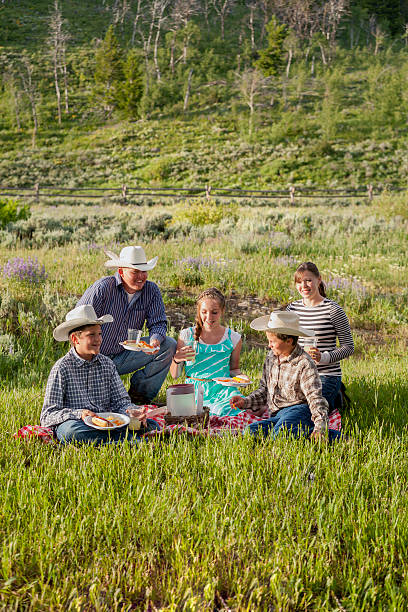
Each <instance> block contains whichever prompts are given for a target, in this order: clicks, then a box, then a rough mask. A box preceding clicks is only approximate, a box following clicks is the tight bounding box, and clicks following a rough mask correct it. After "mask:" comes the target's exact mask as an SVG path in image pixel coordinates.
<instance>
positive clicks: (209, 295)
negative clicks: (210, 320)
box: [194, 287, 225, 342]
mask: <svg viewBox="0 0 408 612" xmlns="http://www.w3.org/2000/svg"><path fill="white" fill-rule="evenodd" d="M207 299H209V300H215V301H216V302H218V303H219V305H220V308H221V310H222V311H224V309H225V297H224V295H223V294H222V293H221V291H219V290H218V289H217V288H216V287H210V289H206V290H205V291H203V292H202V293H200V295H199V296H198V298H197V302H196V304H197V312H196V319H195V331H194V340H196V341H197V342H198V340H199V339H200V336H201V332H202V329H203V322H202V320H201V316H200V307H201V303H202V302H203V301H204V300H207Z"/></svg>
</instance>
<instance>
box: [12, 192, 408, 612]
mask: <svg viewBox="0 0 408 612" xmlns="http://www.w3.org/2000/svg"><path fill="white" fill-rule="evenodd" d="M405 206H406V205H405V201H404V198H403V197H401V198H400V200H399V201H397V200H392V201H390V200H389V199H387V198H386V197H384V198H383V199H380V200H375V201H374V203H373V204H368V203H355V204H350V205H349V206H344V205H343V206H340V205H338V204H337V205H333V204H332V203H330V202H324V203H323V204H321V205H319V206H312V205H310V204H307V205H305V206H303V207H288V206H287V205H286V206H285V205H277V206H274V207H271V206H266V205H264V206H258V207H257V206H252V207H248V206H239V205H236V204H233V203H230V202H224V203H223V204H221V203H218V204H217V203H214V202H210V203H205V202H204V203H203V202H201V203H193V202H190V203H189V205H188V207H187V206H185V205H182V204H171V205H170V204H169V205H157V206H155V207H152V206H147V205H146V206H141V207H121V206H119V205H115V204H112V205H110V206H103V207H102V206H101V207H99V206H80V205H78V206H65V205H60V206H48V207H45V206H38V207H33V208H32V214H31V216H30V217H29V218H28V219H26V220H20V221H16V222H15V223H10V224H9V225H8V226H7V227H6V228H5V229H3V230H2V231H1V232H0V241H1V247H0V263H1V265H2V273H1V278H0V283H1V294H0V295H1V304H0V322H1V335H0V368H1V374H2V376H1V380H2V384H1V393H0V404H1V411H2V415H3V418H2V425H3V426H2V428H1V434H0V435H1V450H0V462H1V466H2V470H1V476H0V478H1V480H2V486H1V494H0V537H1V546H2V554H1V566H0V567H1V569H0V606H1V609H4V610H7V611H8V610H38V611H40V610H78V611H82V610H86V611H88V610H89V611H94V610H95V611H105V610H106V611H110V610H120V611H122V610H174V611H175V610H188V611H201V610H211V611H213V610H225V611H227V610H234V611H244V610H245V611H252V610H268V611H272V610H288V611H289V610H290V611H292V610H337V611H343V610H347V611H351V610H359V611H360V610H384V611H385V610H401V611H402V610H405V609H406V608H407V602H408V575H407V571H408V567H407V565H408V564H407V542H408V527H407V525H408V501H407V499H408V497H407V488H408V478H407V473H408V469H407V468H408V460H407V453H406V446H407V442H408V439H407V435H408V434H407V416H406V414H407V412H406V407H407V404H408V386H407V382H406V380H407V376H406V372H407V366H406V364H407V359H406V350H407V338H408V306H407V292H408V286H407V282H406V278H407V255H408V253H407V251H408V246H407V240H406V235H407V219H406V215H405V216H404V215H403V214H401V211H402V212H403V210H404V208H405ZM181 210H184V211H185V214H184V215H181V213H180V211H181ZM186 211H187V212H186ZM203 219H204V220H205V219H211V220H212V223H205V222H203ZM132 242H133V243H141V244H143V245H144V246H145V248H146V251H147V255H148V256H149V257H152V256H154V255H156V254H157V255H159V263H158V265H157V267H156V268H155V270H154V271H152V272H151V273H150V278H151V279H152V280H154V281H155V282H158V283H159V285H160V287H161V290H162V292H163V296H164V299H165V302H166V308H167V312H168V315H169V321H170V332H169V333H170V334H171V335H173V336H174V337H177V334H178V331H179V329H180V328H181V327H183V326H185V325H186V324H188V323H189V322H192V321H193V319H194V300H195V296H196V295H197V294H198V293H199V292H200V291H201V290H202V289H203V288H205V287H208V286H212V285H215V286H218V287H220V288H221V289H222V290H223V291H224V292H225V293H226V295H227V297H228V298H229V300H228V311H227V313H226V322H227V323H230V324H231V326H232V327H234V328H235V329H237V330H239V331H240V332H241V333H242V334H243V338H244V349H243V354H242V361H241V364H242V369H243V371H245V372H247V373H248V374H249V375H250V376H251V377H252V378H253V379H254V380H255V383H256V382H257V381H258V380H259V378H260V374H261V368H262V363H263V360H264V358H265V354H266V346H265V342H264V338H263V337H262V334H256V333H255V332H253V331H252V330H250V328H249V322H250V320H251V319H252V318H254V317H255V316H259V315H260V314H263V313H265V312H268V311H269V310H270V309H272V308H273V307H275V306H276V305H278V304H282V303H284V302H286V301H288V300H290V299H291V298H294V297H296V293H295V288H294V286H293V272H294V270H295V268H296V266H297V264H298V263H300V262H301V261H305V260H312V261H315V262H316V263H317V264H318V266H319V268H320V269H321V272H322V275H323V276H324V278H325V280H326V281H327V285H328V293H329V295H330V296H331V297H332V298H333V299H335V300H337V301H338V302H339V303H340V304H341V305H342V306H343V307H344V309H345V310H346V312H347V314H348V316H349V318H350V321H351V325H352V330H353V335H354V339H355V343H356V352H355V355H354V356H353V357H351V358H350V359H349V360H347V361H346V362H344V366H343V374H344V382H345V384H346V386H347V389H348V393H349V395H350V397H351V401H352V405H351V408H350V410H349V412H347V413H346V414H345V415H344V418H343V425H344V431H345V432H346V434H347V439H346V440H344V441H342V442H341V443H338V444H336V445H334V446H331V447H329V446H327V445H325V444H313V443H310V442H308V441H294V440H284V439H280V440H278V441H277V442H276V443H274V444H273V443H271V442H270V441H269V440H266V441H265V442H260V443H254V442H253V441H252V440H249V439H247V438H246V437H245V438H235V437H231V436H228V435H227V436H224V437H222V438H217V439H208V438H207V439H206V438H200V439H189V438H187V437H184V436H177V437H172V438H168V439H165V440H163V441H160V442H157V441H156V442H155V443H154V444H152V443H146V444H141V445H140V447H138V448H134V447H130V446H128V445H127V444H126V443H124V444H122V445H120V446H117V447H115V448H113V447H112V448H99V449H95V448H92V447H75V446H72V447H70V448H60V447H58V446H47V445H42V444H41V443H40V442H37V441H28V442H26V441H21V440H15V439H14V438H13V437H12V434H13V433H15V432H16V431H17V430H18V429H19V427H21V426H23V425H25V424H33V423H38V422H39V414H40V410H41V406H42V397H43V394H44V389H45V383H46V379H47V376H48V373H49V370H50V368H51V366H52V364H53V363H54V361H55V360H56V359H57V358H58V357H59V356H61V355H62V354H64V352H65V351H66V349H67V347H66V346H64V345H62V344H57V343H56V342H54V340H53V339H52V329H53V327H55V325H57V323H59V322H61V321H62V320H63V319H64V316H65V313H66V311H67V310H69V309H70V308H71V307H72V306H73V305H74V304H75V301H76V299H77V297H78V296H79V295H81V294H82V292H83V291H84V289H85V288H86V287H87V286H88V285H89V284H90V283H92V282H93V281H94V280H96V279H97V278H99V277H100V276H102V275H104V274H105V270H104V267H103V263H104V261H105V260H106V256H105V255H104V252H103V248H109V249H111V250H113V251H115V252H118V251H119V250H120V248H121V247H122V246H123V245H124V244H129V243H132ZM15 257H21V258H23V259H24V260H25V261H27V260H28V258H29V257H31V258H37V260H35V259H33V260H32V261H33V262H34V263H33V265H32V268H31V270H32V271H31V272H30V273H27V274H26V275H25V276H24V275H23V278H17V273H15V274H13V273H12V270H13V269H14V268H13V265H12V264H10V260H12V259H14V258H15ZM7 262H9V264H8V267H7V265H6V264H7ZM14 265H15V264H14ZM42 266H44V268H42ZM6 269H8V270H9V271H10V270H11V272H10V276H9V277H7V276H6V275H5V274H6V272H5V270H6ZM33 270H34V272H33ZM35 271H36V272H35ZM124 382H125V384H127V382H128V381H127V379H126V377H125V378H124ZM170 383H171V380H170V378H168V380H167V381H166V384H165V386H167V385H168V384H170ZM253 388H255V385H254V387H253ZM159 399H164V389H163V390H162V392H161V394H160V397H159Z"/></svg>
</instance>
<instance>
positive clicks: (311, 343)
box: [303, 336, 317, 355]
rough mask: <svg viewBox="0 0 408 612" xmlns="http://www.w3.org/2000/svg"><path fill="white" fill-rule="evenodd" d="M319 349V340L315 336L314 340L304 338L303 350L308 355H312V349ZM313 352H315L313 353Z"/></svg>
mask: <svg viewBox="0 0 408 612" xmlns="http://www.w3.org/2000/svg"><path fill="white" fill-rule="evenodd" d="M316 347H317V338H316V336H313V337H312V338H303V348H304V350H305V351H306V353H309V355H310V349H313V348H316ZM312 352H313V351H312Z"/></svg>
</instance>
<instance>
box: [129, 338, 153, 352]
mask: <svg viewBox="0 0 408 612" xmlns="http://www.w3.org/2000/svg"><path fill="white" fill-rule="evenodd" d="M122 344H124V345H131V346H136V347H137V348H141V349H142V350H143V349H149V350H156V349H158V347H157V346H152V345H151V344H149V343H148V342H145V341H144V340H140V342H129V340H124V341H123V342H122Z"/></svg>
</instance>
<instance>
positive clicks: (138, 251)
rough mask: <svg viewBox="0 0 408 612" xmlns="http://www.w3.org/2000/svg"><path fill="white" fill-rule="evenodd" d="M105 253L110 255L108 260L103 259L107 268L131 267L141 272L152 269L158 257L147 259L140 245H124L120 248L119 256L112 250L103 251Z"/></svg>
mask: <svg viewBox="0 0 408 612" xmlns="http://www.w3.org/2000/svg"><path fill="white" fill-rule="evenodd" d="M105 253H106V255H107V256H108V257H110V260H109V261H105V266H106V267H107V268H133V269H134V270H141V271H142V272H147V270H153V268H154V266H155V265H156V264H157V259H158V257H153V259H150V260H149V261H147V259H146V253H145V252H144V249H143V248H142V247H141V246H128V247H125V248H123V249H122V250H121V252H120V255H119V257H118V256H117V255H115V253H112V251H105Z"/></svg>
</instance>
